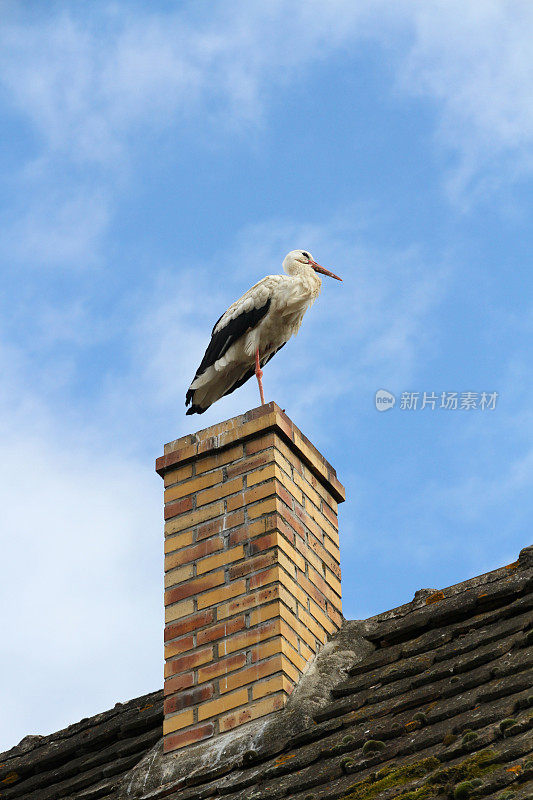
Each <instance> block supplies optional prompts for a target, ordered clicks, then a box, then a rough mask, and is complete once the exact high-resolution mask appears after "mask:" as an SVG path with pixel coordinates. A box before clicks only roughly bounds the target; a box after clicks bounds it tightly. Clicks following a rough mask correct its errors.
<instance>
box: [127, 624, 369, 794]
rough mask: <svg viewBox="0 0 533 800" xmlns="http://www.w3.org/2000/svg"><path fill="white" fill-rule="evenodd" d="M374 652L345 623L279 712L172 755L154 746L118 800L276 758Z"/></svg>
mask: <svg viewBox="0 0 533 800" xmlns="http://www.w3.org/2000/svg"><path fill="white" fill-rule="evenodd" d="M373 650H374V645H372V644H371V643H370V642H369V641H368V640H367V639H365V637H364V625H363V623H360V622H347V621H345V622H344V623H343V626H342V628H341V629H340V631H338V633H337V634H335V636H334V637H332V638H331V639H330V641H329V642H327V643H326V645H325V646H324V647H323V649H322V650H321V651H320V652H319V653H318V655H317V656H316V657H315V658H314V659H313V660H312V661H311V662H310V663H309V665H308V666H307V669H306V671H305V672H304V674H303V675H302V677H301V679H300V682H299V684H298V685H297V686H296V688H295V689H294V691H293V693H292V695H291V696H290V698H289V700H288V703H287V705H286V707H285V708H284V709H281V710H280V711H275V712H274V713H272V714H270V715H269V716H267V717H264V718H262V719H258V720H253V721H252V722H249V723H247V724H246V725H243V726H241V727H240V728H237V729H236V730H235V731H228V732H227V733H223V734H219V735H218V736H216V737H214V738H212V739H209V740H208V741H206V742H199V743H198V744H195V745H190V746H189V747H186V748H183V749H182V750H178V751H176V752H175V753H167V754H165V755H163V747H162V742H159V743H158V744H157V745H156V746H155V747H153V748H152V750H151V751H150V752H149V753H147V755H146V756H145V757H144V758H143V759H142V761H141V762H140V763H139V764H138V765H137V766H136V767H135V768H134V769H133V770H132V771H131V772H130V773H129V774H128V775H127V776H126V777H125V779H124V780H123V782H122V784H121V785H120V787H119V790H118V795H117V797H118V800H140V798H142V800H156V798H162V797H164V796H165V794H167V793H168V792H169V791H170V790H171V789H172V786H173V785H175V784H179V783H180V782H181V781H182V780H183V779H184V778H187V779H188V782H190V783H192V782H194V778H195V776H196V775H198V777H200V776H202V777H203V779H205V774H206V773H207V772H208V773H211V774H213V777H214V776H215V774H219V775H221V776H222V775H224V774H225V773H228V772H229V771H230V770H231V769H232V768H233V767H237V766H240V765H242V763H243V759H245V760H246V758H257V759H258V760H259V759H263V758H266V757H267V756H271V755H275V754H276V753H278V752H281V751H282V750H283V749H284V748H285V746H286V745H287V742H288V741H290V740H291V739H292V738H294V737H295V736H297V735H298V734H300V733H301V732H302V731H303V730H304V729H306V728H310V727H312V726H314V725H316V723H315V722H314V720H313V716H314V714H316V712H317V711H318V710H320V709H321V708H322V707H324V706H325V705H326V704H327V703H328V702H329V700H330V697H331V695H330V692H331V689H332V688H333V687H334V686H335V685H336V684H337V683H338V682H339V680H342V679H343V678H345V677H346V675H347V671H348V669H349V668H350V667H352V666H353V665H354V663H356V662H358V661H360V660H362V659H363V658H365V657H366V656H368V655H369V654H370V653H371V652H372V651H373Z"/></svg>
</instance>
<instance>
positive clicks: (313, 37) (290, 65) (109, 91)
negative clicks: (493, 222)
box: [0, 0, 533, 187]
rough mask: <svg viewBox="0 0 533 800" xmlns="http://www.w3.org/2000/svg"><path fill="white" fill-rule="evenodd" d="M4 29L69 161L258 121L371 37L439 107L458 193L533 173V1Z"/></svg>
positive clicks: (5, 60)
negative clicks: (159, 133) (137, 142)
mask: <svg viewBox="0 0 533 800" xmlns="http://www.w3.org/2000/svg"><path fill="white" fill-rule="evenodd" d="M2 30H3V33H2V54H3V55H2V57H1V62H0V63H1V66H2V70H1V75H2V78H1V81H2V83H3V85H4V88H5V89H6V90H7V92H8V95H9V96H11V99H12V102H13V103H14V104H15V106H16V107H17V108H18V109H19V110H20V111H21V112H22V113H23V114H25V115H26V116H27V117H28V118H29V119H30V120H31V122H32V124H33V125H34V126H35V127H36V129H37V130H38V131H39V132H40V134H41V135H42V136H43V138H44V140H45V141H46V143H47V147H48V148H50V150H51V151H52V152H57V151H59V152H63V153H67V154H68V157H69V158H71V159H73V160H79V159H82V160H84V159H88V160H90V161H94V162H96V163H107V164H109V163H111V162H112V161H114V160H116V159H117V158H119V159H120V156H121V155H122V154H123V151H124V147H125V146H126V145H127V144H128V142H130V141H131V139H132V137H134V136H138V134H139V129H141V130H142V129H143V128H149V129H154V128H159V129H165V128H168V127H174V128H176V129H177V130H179V129H180V127H181V126H182V125H183V124H185V125H188V124H189V123H190V122H191V121H192V119H194V120H195V124H198V123H199V122H200V121H203V122H204V123H206V124H207V125H208V126H209V125H212V123H213V122H216V125H217V130H220V129H222V130H223V131H224V130H226V131H227V130H228V128H230V129H231V128H233V126H234V125H235V124H237V125H243V124H244V125H245V126H249V125H250V124H251V125H255V124H256V123H257V120H258V119H259V118H260V117H261V115H262V114H263V113H264V112H265V111H266V109H267V107H268V102H269V98H270V96H271V94H272V92H274V91H276V89H277V88H278V87H280V86H283V85H285V84H287V83H288V82H294V81H298V80H301V79H302V77H303V76H304V75H305V74H306V71H307V70H308V69H309V68H310V67H311V66H313V65H315V64H317V63H318V64H320V63H321V62H323V61H325V60H327V59H328V58H331V57H332V56H335V55H337V54H339V53H342V52H343V51H344V49H345V48H347V47H350V48H352V47H353V46H357V44H358V43H362V42H368V41H373V42H374V43H376V45H377V46H378V47H382V48H383V49H384V52H386V53H387V58H388V62H389V65H390V69H391V73H394V72H395V71H399V74H400V76H401V78H400V80H399V81H398V84H397V85H398V87H399V89H400V91H401V92H405V91H407V92H408V93H410V94H416V95H419V96H422V97H425V98H428V99H430V100H432V101H433V102H434V105H435V110H436V115H437V120H438V125H439V140H440V142H441V143H442V144H443V145H444V146H445V148H447V149H450V150H452V151H455V152H456V153H457V155H458V171H457V172H456V173H455V185H456V187H461V186H464V185H466V183H468V181H469V180H470V179H471V178H472V177H473V176H474V175H475V174H476V173H477V172H483V171H484V170H488V173H489V174H491V175H492V180H495V175H494V172H495V169H496V170H498V169H499V170H504V171H505V172H506V177H511V178H514V177H517V176H518V175H519V173H520V172H521V171H522V170H524V169H525V170H529V169H531V164H532V158H531V145H532V138H533V111H532V108H533V103H532V99H533V56H532V53H531V47H530V41H531V37H532V35H533V8H532V7H531V4H530V3H528V2H518V3H510V2H508V0H475V2H472V3H470V4H468V5H467V6H465V5H464V3H460V2H459V0H452V2H443V0H430V2H427V3H423V4H417V3H411V2H401V3H394V4H392V3H388V2H377V3H376V2H373V3H371V2H360V3H357V4H355V3H353V2H346V0H337V2H331V3H327V4H324V3H319V2H318V0H317V1H316V2H315V0H313V1H312V2H308V3H305V4H300V3H294V2H292V0H278V2H273V3H269V4H268V6H265V5H264V4H263V3H259V2H250V0H247V2H232V3H224V4H213V5H212V8H211V11H210V16H209V18H206V17H205V16H201V17H198V18H196V19H195V18H194V15H193V14H190V13H189V14H187V13H186V12H185V11H183V10H180V11H171V12H163V11H161V10H160V9H158V8H157V7H151V8H150V10H147V9H139V8H138V7H137V8H136V9H135V12H134V13H133V12H132V10H131V9H130V10H129V12H128V13H127V14H124V13H123V8H122V7H121V5H120V4H118V5H117V4H115V5H106V4H94V6H93V7H92V14H91V15H84V14H80V13H79V12H78V13H76V12H75V11H73V10H72V9H69V10H68V11H66V10H63V11H62V12H60V13H56V14H55V15H54V16H53V17H51V18H49V19H47V20H45V19H43V18H42V17H41V16H39V17H38V18H36V19H35V20H32V19H31V15H28V14H26V15H25V16H24V18H22V17H20V18H17V15H16V14H15V15H12V18H11V21H10V22H8V23H6V24H4V26H3V29H2ZM494 158H496V159H497V164H496V165H494V164H493V163H491V159H494ZM509 172H510V173H511V175H510V176H509ZM485 177H486V179H487V180H490V175H489V177H487V176H485Z"/></svg>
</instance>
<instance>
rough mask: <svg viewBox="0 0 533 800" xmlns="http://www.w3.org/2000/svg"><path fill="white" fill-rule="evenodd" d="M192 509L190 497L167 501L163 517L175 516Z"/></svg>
mask: <svg viewBox="0 0 533 800" xmlns="http://www.w3.org/2000/svg"><path fill="white" fill-rule="evenodd" d="M191 509H192V497H183V498H182V499H181V500H174V501H173V502H172V503H167V505H166V506H165V519H170V517H177V516H178V514H183V513H184V511H190V510H191Z"/></svg>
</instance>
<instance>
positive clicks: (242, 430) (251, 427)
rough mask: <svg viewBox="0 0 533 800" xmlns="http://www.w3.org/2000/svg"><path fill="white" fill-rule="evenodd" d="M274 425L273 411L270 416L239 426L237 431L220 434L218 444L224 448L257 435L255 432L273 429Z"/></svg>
mask: <svg viewBox="0 0 533 800" xmlns="http://www.w3.org/2000/svg"><path fill="white" fill-rule="evenodd" d="M275 423H276V412H274V411H273V412H272V413H271V414H264V415H263V416H262V417H258V418H257V419H253V420H251V421H250V422H246V423H245V424H244V425H240V426H239V427H238V428H237V429H234V430H228V431H223V432H221V433H220V434H219V437H218V441H219V444H220V445H221V446H224V445H227V444H230V443H231V442H234V441H235V440H236V439H245V438H248V437H249V436H251V435H252V434H254V433H257V431H262V430H265V429H266V428H271V427H273V426H274V425H275Z"/></svg>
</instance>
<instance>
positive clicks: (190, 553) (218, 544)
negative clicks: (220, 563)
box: [179, 536, 224, 564]
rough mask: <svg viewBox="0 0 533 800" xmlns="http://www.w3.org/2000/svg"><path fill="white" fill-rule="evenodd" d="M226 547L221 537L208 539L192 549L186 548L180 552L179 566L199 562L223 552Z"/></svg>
mask: <svg viewBox="0 0 533 800" xmlns="http://www.w3.org/2000/svg"><path fill="white" fill-rule="evenodd" d="M223 547H224V540H223V539H222V537H221V536H214V537H213V538H212V539H206V540H205V541H203V542H200V544H195V545H193V546H192V547H185V548H184V549H183V550H180V551H179V564H188V563H189V562H190V561H197V560H198V559H199V558H203V557H204V556H209V555H211V553H215V552H216V551H217V550H222V548H223Z"/></svg>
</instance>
